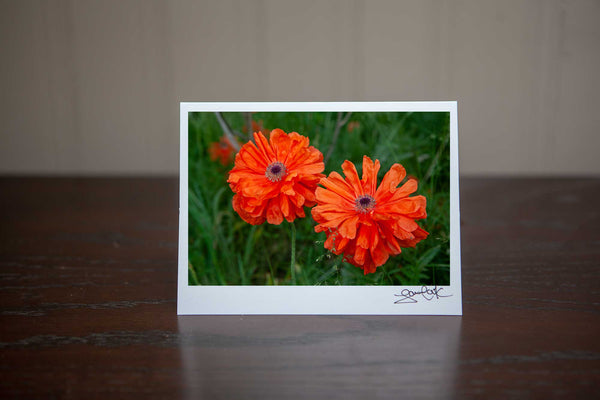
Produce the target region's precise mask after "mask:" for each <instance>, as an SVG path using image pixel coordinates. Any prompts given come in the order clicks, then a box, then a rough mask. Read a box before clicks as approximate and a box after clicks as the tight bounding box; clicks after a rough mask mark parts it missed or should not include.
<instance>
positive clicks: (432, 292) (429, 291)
mask: <svg viewBox="0 0 600 400" xmlns="http://www.w3.org/2000/svg"><path fill="white" fill-rule="evenodd" d="M442 290H444V288H438V287H437V285H436V286H434V287H433V288H429V287H427V286H421V291H420V292H415V291H412V290H410V289H402V291H401V292H400V294H395V295H394V296H396V297H400V298H399V299H398V300H396V301H395V302H394V304H408V303H418V301H417V299H415V298H414V297H415V296H417V295H421V296H423V298H424V299H425V300H427V301H430V300H433V299H439V298H441V297H451V296H452V295H451V294H447V295H445V296H444V295H442V294H440V292H441V291H442Z"/></svg>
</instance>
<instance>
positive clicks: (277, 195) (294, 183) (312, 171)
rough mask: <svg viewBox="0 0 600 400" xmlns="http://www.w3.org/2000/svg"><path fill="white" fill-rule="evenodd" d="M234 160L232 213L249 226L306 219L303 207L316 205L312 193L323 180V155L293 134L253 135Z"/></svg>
mask: <svg viewBox="0 0 600 400" xmlns="http://www.w3.org/2000/svg"><path fill="white" fill-rule="evenodd" d="M254 141H255V143H252V142H248V143H246V144H245V145H244V146H242V148H241V149H240V151H239V153H238V154H237V155H236V156H235V166H234V168H233V169H232V170H231V171H230V172H229V179H228V180H227V182H229V186H230V187H231V189H232V190H233V192H234V193H235V195H234V196H233V209H234V210H235V211H236V212H237V213H238V214H239V215H240V217H242V219H243V220H244V221H246V222H248V223H249V224H252V225H259V224H262V223H263V222H265V221H267V222H268V223H270V224H275V225H279V224H281V222H283V219H284V218H285V219H286V220H287V221H288V222H292V221H294V219H296V218H297V217H300V218H303V217H305V213H304V206H308V207H311V206H313V205H314V204H315V189H316V188H317V184H318V183H319V180H320V179H321V178H322V177H324V175H323V174H322V172H323V170H324V169H325V165H324V164H323V154H322V153H321V152H320V151H319V150H317V149H316V148H314V147H313V146H309V139H308V138H307V137H306V136H302V135H300V134H298V133H296V132H292V133H290V134H286V133H285V132H284V131H282V130H281V129H274V130H273V131H271V134H270V138H269V140H267V138H266V137H265V136H264V135H263V134H262V133H261V132H255V133H254Z"/></svg>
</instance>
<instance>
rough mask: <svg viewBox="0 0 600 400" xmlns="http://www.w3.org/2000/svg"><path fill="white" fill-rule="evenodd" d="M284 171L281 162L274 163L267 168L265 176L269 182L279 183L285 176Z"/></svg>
mask: <svg viewBox="0 0 600 400" xmlns="http://www.w3.org/2000/svg"><path fill="white" fill-rule="evenodd" d="M285 173H286V169H285V165H283V163H282V162H279V161H275V162H273V163H271V164H269V166H268V167H267V169H266V171H265V176H266V177H267V179H268V180H270V181H271V182H279V181H280V180H282V179H283V177H284V176H285Z"/></svg>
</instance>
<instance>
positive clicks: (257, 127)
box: [242, 119, 271, 136]
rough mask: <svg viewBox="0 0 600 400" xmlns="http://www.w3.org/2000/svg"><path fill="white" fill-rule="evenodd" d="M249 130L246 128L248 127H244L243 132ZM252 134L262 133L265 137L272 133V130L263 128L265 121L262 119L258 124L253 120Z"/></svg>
mask: <svg viewBox="0 0 600 400" xmlns="http://www.w3.org/2000/svg"><path fill="white" fill-rule="evenodd" d="M247 130H248V128H247V127H246V125H243V126H242V132H246V131H247ZM252 132H262V134H263V135H265V136H266V135H268V134H270V133H271V131H270V130H268V129H265V128H264V127H263V121H262V119H261V120H259V121H258V122H256V121H254V120H252Z"/></svg>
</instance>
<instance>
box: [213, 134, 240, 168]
mask: <svg viewBox="0 0 600 400" xmlns="http://www.w3.org/2000/svg"><path fill="white" fill-rule="evenodd" d="M208 154H210V159H211V160H213V161H215V160H217V159H218V160H219V162H220V163H221V164H223V165H229V164H231V162H232V161H233V155H234V154H235V149H234V148H233V146H232V145H231V142H230V141H229V139H227V138H226V137H225V136H222V137H221V140H219V141H218V142H214V143H211V144H210V147H209V148H208Z"/></svg>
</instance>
